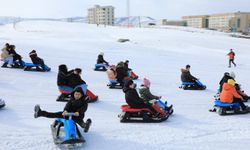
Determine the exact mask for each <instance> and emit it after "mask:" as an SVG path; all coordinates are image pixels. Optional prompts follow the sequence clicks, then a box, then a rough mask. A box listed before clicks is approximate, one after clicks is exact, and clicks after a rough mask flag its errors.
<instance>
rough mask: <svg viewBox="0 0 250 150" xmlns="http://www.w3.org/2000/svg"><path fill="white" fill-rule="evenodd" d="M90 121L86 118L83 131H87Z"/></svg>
mask: <svg viewBox="0 0 250 150" xmlns="http://www.w3.org/2000/svg"><path fill="white" fill-rule="evenodd" d="M91 123H92V121H91V119H87V121H86V123H85V126H84V130H83V131H84V132H88V131H89V127H90V125H91Z"/></svg>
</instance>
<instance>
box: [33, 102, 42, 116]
mask: <svg viewBox="0 0 250 150" xmlns="http://www.w3.org/2000/svg"><path fill="white" fill-rule="evenodd" d="M34 111H35V113H34V118H38V117H40V116H41V108H40V105H36V106H35V108H34Z"/></svg>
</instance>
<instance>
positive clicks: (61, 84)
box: [57, 64, 98, 102]
mask: <svg viewBox="0 0 250 150" xmlns="http://www.w3.org/2000/svg"><path fill="white" fill-rule="evenodd" d="M81 73H82V70H81V69H80V68H76V69H74V70H71V71H68V68H67V66H66V65H64V64H62V65H60V66H59V71H58V75H57V86H58V89H59V91H60V93H61V95H60V96H59V97H58V98H57V101H68V100H69V99H70V97H71V93H72V92H73V90H74V89H75V88H77V87H81V88H82V90H83V91H84V94H86V95H87V96H88V98H89V100H88V102H95V101H97V100H98V96H96V95H95V94H93V93H92V92H91V91H90V90H89V89H87V84H86V82H85V81H84V80H82V78H81Z"/></svg>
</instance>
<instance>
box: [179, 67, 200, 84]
mask: <svg viewBox="0 0 250 150" xmlns="http://www.w3.org/2000/svg"><path fill="white" fill-rule="evenodd" d="M195 80H197V78H195V77H194V76H192V75H191V74H190V71H188V70H186V69H181V81H182V82H194V81H195Z"/></svg>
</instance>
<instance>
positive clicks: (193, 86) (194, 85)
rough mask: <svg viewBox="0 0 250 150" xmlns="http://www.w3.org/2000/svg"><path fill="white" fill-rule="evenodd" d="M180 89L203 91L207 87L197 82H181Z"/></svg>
mask: <svg viewBox="0 0 250 150" xmlns="http://www.w3.org/2000/svg"><path fill="white" fill-rule="evenodd" d="M180 88H182V89H184V90H205V89H206V88H207V87H206V85H204V84H202V83H201V82H200V81H199V80H196V81H195V82H182V84H181V86H180Z"/></svg>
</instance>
